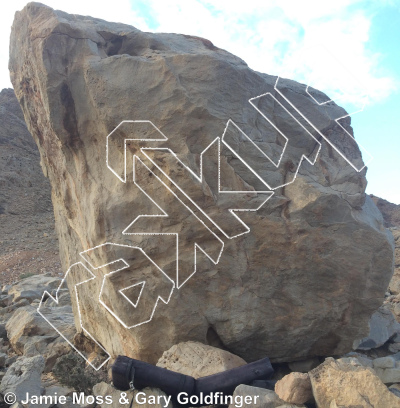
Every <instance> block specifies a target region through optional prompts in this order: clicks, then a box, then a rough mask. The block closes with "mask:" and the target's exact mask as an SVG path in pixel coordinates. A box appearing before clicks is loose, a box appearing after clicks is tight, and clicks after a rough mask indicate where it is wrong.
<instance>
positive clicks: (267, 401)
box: [229, 384, 287, 408]
mask: <svg viewBox="0 0 400 408" xmlns="http://www.w3.org/2000/svg"><path fill="white" fill-rule="evenodd" d="M235 397H239V398H242V400H243V402H244V403H243V405H242V407H243V408H250V407H252V408H277V407H281V406H285V407H286V406H287V405H286V403H285V401H282V400H281V399H280V398H279V397H278V395H277V394H276V393H275V392H274V391H271V390H266V389H263V388H256V387H251V386H249V385H243V384H242V385H239V386H238V387H236V389H235V392H234V393H233V402H235ZM246 397H248V399H247V401H252V402H248V403H246V402H247V401H246V399H245V398H246ZM254 397H258V398H257V400H256V402H254V401H255V399H254ZM234 407H235V403H233V404H230V405H229V408H234Z"/></svg>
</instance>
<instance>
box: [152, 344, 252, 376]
mask: <svg viewBox="0 0 400 408" xmlns="http://www.w3.org/2000/svg"><path fill="white" fill-rule="evenodd" d="M244 364H246V361H244V360H243V359H242V358H240V357H238V356H235V355H234V354H232V353H229V352H228V351H225V350H221V349H218V348H215V347H212V346H207V345H205V344H202V343H199V342H194V341H188V342H185V343H179V344H177V345H175V346H172V347H171V348H170V349H169V350H167V351H165V352H164V353H163V355H162V356H161V358H160V359H159V360H158V363H157V366H158V367H163V368H167V369H168V370H172V371H176V372H178V373H182V374H186V375H190V376H192V377H194V378H199V377H205V376H207V375H211V374H216V373H220V372H222V371H226V370H230V369H231V368H235V367H240V366H242V365H244Z"/></svg>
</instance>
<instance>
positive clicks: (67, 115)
mask: <svg viewBox="0 0 400 408" xmlns="http://www.w3.org/2000/svg"><path fill="white" fill-rule="evenodd" d="M9 67H10V72H11V80H12V83H13V86H14V89H15V92H16V95H17V98H18V99H19V101H20V104H21V107H22V110H23V112H24V116H25V119H26V122H27V125H28V128H29V130H30V131H31V133H32V135H33V137H34V139H35V141H36V143H37V145H38V147H39V151H40V154H41V160H42V166H43V169H44V172H45V174H46V175H47V176H48V177H49V179H50V183H51V185H52V189H53V194H52V200H53V204H54V210H55V216H56V224H57V230H58V235H59V240H60V248H61V252H60V255H61V259H62V263H63V266H64V269H65V271H66V270H67V268H68V267H69V266H70V265H71V264H73V263H75V262H77V261H78V260H82V258H80V256H79V253H80V252H82V251H84V250H88V249H90V248H93V247H95V246H98V245H102V244H103V243H105V242H112V243H117V244H120V245H126V246H116V245H114V246H111V245H106V246H101V247H99V248H97V249H96V250H93V251H90V252H89V253H87V254H86V255H85V256H86V260H88V261H90V264H91V265H92V266H93V267H99V269H94V268H90V267H89V265H88V264H87V263H86V265H87V266H88V267H89V269H90V270H91V271H92V273H93V274H94V275H95V276H96V278H95V279H92V280H90V281H88V282H86V283H85V284H83V285H80V286H79V287H77V292H78V293H77V295H78V298H79V299H81V303H80V310H81V313H82V325H83V326H84V327H85V329H86V330H87V331H88V332H89V333H91V334H92V335H93V336H94V337H95V338H96V340H97V341H99V342H100V343H101V344H102V345H103V346H104V347H105V348H106V349H107V351H108V352H109V353H110V354H112V355H117V354H123V355H128V356H131V357H135V358H140V359H143V360H147V361H150V362H156V361H157V359H158V358H159V357H160V356H161V354H162V352H163V351H164V350H167V349H168V348H170V347H171V346H172V345H173V344H176V343H179V342H182V341H190V340H194V341H200V342H203V343H208V344H211V345H214V346H218V347H226V348H227V349H229V350H230V351H232V352H233V353H235V354H238V355H240V356H241V357H243V358H244V359H246V360H247V361H250V360H255V359H257V358H260V357H264V356H265V355H268V356H270V357H271V358H272V360H273V361H293V360H296V359H299V360H300V359H304V358H307V357H312V356H318V355H327V354H341V353H344V352H347V351H349V350H350V349H351V346H352V342H353V340H354V339H355V338H362V337H363V336H365V335H366V333H367V332H368V320H369V317H370V315H371V314H372V313H373V312H374V311H375V310H376V309H377V308H378V306H379V305H380V304H381V303H382V300H383V295H384V292H385V290H386V288H387V285H388V282H389V279H390V277H391V274H392V272H393V243H392V238H391V237H390V235H389V234H388V233H387V232H386V230H385V228H384V227H383V220H382V216H381V214H380V212H379V211H378V210H377V208H376V206H375V205H374V204H373V202H372V200H371V199H370V198H369V197H366V195H365V193H364V190H365V185H366V179H365V170H362V171H361V172H356V171H355V170H354V169H353V168H352V167H351V166H350V165H349V163H348V162H347V161H345V160H344V159H343V158H342V156H341V155H340V154H338V153H337V152H336V151H335V150H334V149H333V148H332V147H331V146H330V145H329V144H327V143H326V142H325V141H324V140H323V139H322V137H321V136H320V135H318V134H317V132H316V131H315V130H312V129H311V133H313V134H314V136H315V137H316V138H317V139H319V140H321V145H322V147H321V151H320V152H319V151H318V141H317V140H316V139H314V138H312V137H310V136H309V135H306V134H305V132H304V131H302V130H301V129H302V128H301V127H299V126H298V125H296V124H295V123H294V122H293V120H291V119H288V116H287V114H285V111H284V110H283V109H281V108H280V107H279V106H280V105H279V104H278V103H272V102H271V101H272V100H271V99H268V98H264V99H260V100H258V102H257V103H258V105H257V107H258V109H259V110H260V111H262V112H263V114H264V115H266V116H268V117H270V118H273V121H274V124H275V125H276V126H277V127H279V129H281V131H282V132H283V133H286V134H287V135H288V137H289V136H290V138H289V139H290V143H289V145H288V147H287V151H285V156H284V157H283V159H282V161H281V163H280V166H279V168H278V169H276V168H275V166H274V165H272V164H271V163H269V162H268V161H266V160H265V156H263V154H262V152H261V150H259V149H254V145H253V144H252V143H251V142H249V141H248V139H246V137H245V136H244V135H243V134H242V133H241V132H240V131H238V130H237V128H236V127H235V126H233V125H232V124H231V125H230V126H229V128H228V129H227V132H226V137H227V139H229V141H230V146H231V148H230V149H229V148H228V147H227V146H226V145H223V144H221V146H222V148H221V156H220V157H221V166H220V169H221V170H220V171H221V189H225V190H230V191H250V192H251V191H253V192H254V190H258V191H260V190H266V187H265V184H263V183H262V182H261V181H260V179H264V180H265V181H267V182H268V184H269V185H271V186H278V185H281V184H285V183H287V182H290V181H292V180H293V179H294V175H295V171H296V165H297V164H298V163H299V158H300V157H301V155H302V154H305V155H306V156H307V157H309V159H310V162H313V160H315V159H316V163H315V165H311V163H309V162H306V161H303V163H302V165H301V167H300V170H299V173H298V175H297V179H296V180H295V181H294V182H293V183H292V184H288V185H287V186H285V187H283V188H278V189H276V190H275V191H274V193H275V194H274V196H273V197H272V198H271V199H270V200H269V201H268V202H267V203H266V204H265V205H263V206H262V208H260V209H259V210H258V211H257V212H252V213H243V214H242V215H241V218H242V219H243V220H244V222H245V223H246V224H247V225H248V226H249V228H250V233H248V234H242V235H240V236H239V237H237V238H234V239H228V238H227V236H229V237H231V236H233V235H239V233H241V232H243V225H241V224H240V223H238V221H237V220H236V218H234V217H231V216H230V213H229V211H228V209H229V208H244V207H246V205H248V206H249V207H250V208H256V207H257V206H258V205H257V206H255V205H254V202H252V201H251V200H253V198H251V197H254V196H255V195H254V193H249V194H248V195H247V196H246V195H244V196H243V197H241V198H240V199H238V198H237V196H235V195H233V194H227V195H224V194H219V192H218V185H217V179H218V170H217V169H218V165H217V162H218V157H219V156H218V150H216V145H215V144H214V145H212V146H211V148H210V149H209V150H208V153H207V154H206V155H205V158H204V163H205V165H204V166H203V170H204V177H203V179H202V182H198V180H196V178H195V177H194V176H193V175H191V174H190V173H188V171H186V169H185V168H184V166H182V165H180V164H179V163H177V161H176V160H175V159H174V157H173V156H172V155H171V154H169V153H168V152H167V151H165V150H162V151H147V152H146V154H145V153H144V152H143V151H142V150H140V147H149V146H150V147H151V146H154V145H156V147H161V148H169V149H171V150H172V151H173V152H175V153H176V154H177V155H178V157H179V159H180V160H182V162H183V163H184V164H185V165H187V166H189V167H190V168H191V169H192V170H193V171H194V172H195V173H197V174H198V173H199V171H200V154H201V152H202V151H203V150H204V149H206V148H207V147H208V146H209V145H210V143H211V142H212V141H213V140H214V139H215V138H216V137H221V136H222V134H223V132H224V129H225V126H226V124H227V121H228V120H229V119H232V120H233V121H234V122H235V123H236V124H237V125H238V126H240V128H241V129H242V130H243V131H244V132H246V133H247V134H248V135H250V137H251V138H252V140H254V141H255V142H256V143H257V146H258V147H259V148H260V149H262V150H264V151H266V152H267V154H270V155H274V157H275V158H276V157H278V159H279V156H280V153H281V152H282V151H283V146H284V140H283V138H282V135H280V134H278V132H277V131H276V130H274V129H273V128H272V127H271V126H270V125H269V122H267V121H266V120H265V119H264V118H263V117H262V116H261V114H260V113H258V112H257V110H256V109H254V107H252V106H251V104H249V103H248V100H249V99H250V98H252V97H256V96H257V95H260V94H264V93H267V92H270V93H271V94H272V95H275V96H276V97H277V98H278V97H279V98H281V100H282V97H281V96H279V95H278V94H277V92H276V91H275V90H274V84H275V82H276V79H277V78H276V77H272V76H269V75H266V74H261V73H258V72H255V71H253V70H251V69H249V68H248V66H247V65H246V64H245V63H244V62H243V61H242V60H240V59H239V58H237V57H235V56H234V55H232V54H229V53H227V52H226V51H223V50H221V49H218V48H216V47H214V46H213V45H212V44H211V43H210V42H209V41H207V40H204V39H200V38H196V37H190V36H183V35H177V34H151V33H143V32H140V31H139V30H137V29H135V28H133V27H130V26H126V25H122V24H114V23H108V22H105V21H102V20H96V19H93V18H90V17H81V16H76V15H68V14H66V13H63V12H60V11H54V10H52V9H50V8H48V7H46V6H43V5H41V4H38V3H30V4H29V5H28V6H26V8H25V9H24V10H23V11H21V12H19V13H17V14H16V17H15V21H14V25H13V29H12V35H11V53H10V65H9ZM279 84H280V85H279V86H280V90H281V92H282V95H285V96H286V97H287V98H289V99H290V100H291V101H292V102H293V103H294V104H295V105H296V106H301V107H302V109H303V108H304V111H305V112H306V114H307V116H308V117H309V118H311V119H312V122H313V123H314V125H315V126H316V127H317V128H318V129H319V130H320V131H321V132H322V133H323V134H324V135H325V136H326V137H329V140H331V141H332V142H333V143H335V144H336V146H337V147H339V148H340V149H341V150H342V151H344V152H345V153H346V156H347V157H349V158H350V159H351V160H352V162H353V163H355V164H356V165H357V166H358V167H359V168H361V167H362V166H360V164H362V159H361V155H360V152H359V150H358V148H357V147H356V146H355V144H354V142H352V141H351V140H350V139H349V138H348V135H346V134H345V131H344V128H346V129H347V130H348V131H349V132H352V131H351V128H350V125H349V123H343V126H344V128H342V127H340V126H338V125H337V123H336V122H335V121H334V119H335V118H337V117H339V116H343V115H344V111H343V109H341V108H340V107H338V106H337V105H335V104H334V103H328V104H325V105H323V106H320V105H317V104H316V103H315V102H314V100H313V99H312V98H310V96H309V95H308V94H307V93H306V87H305V86H304V85H301V84H298V83H296V82H293V81H289V80H281V81H280V83H279ZM312 92H313V95H314V96H316V99H317V100H318V99H319V100H321V99H324V98H325V100H326V96H325V95H323V94H322V93H320V92H318V91H316V90H313V91H312ZM282 102H283V101H282ZM297 116H298V115H297ZM125 120H150V121H152V122H153V123H154V124H155V125H156V126H157V128H158V129H159V130H160V131H161V132H162V134H163V135H165V136H166V137H167V138H168V140H166V141H158V142H151V141H148V139H157V138H158V139H163V140H165V137H161V136H160V135H161V134H160V133H159V132H158V131H157V130H156V129H155V128H154V127H151V126H149V125H148V123H147V124H146V123H143V122H142V123H135V124H129V123H128V124H127V123H125V124H124V125H121V127H119V128H118V129H117V130H116V131H115V132H114V133H113V134H112V137H110V138H109V142H110V146H111V147H110V151H109V164H110V166H111V167H112V168H113V169H114V170H115V174H114V173H113V172H111V171H110V170H109V169H108V168H107V165H106V141H107V135H109V134H110V132H112V131H113V130H114V129H116V127H117V126H118V125H119V124H120V123H121V122H122V121H125ZM296 126H297V127H296ZM299 129H300V130H299ZM124 139H146V140H147V141H145V142H137V141H132V140H131V141H130V142H129V141H128V143H127V144H128V146H127V150H128V154H127V156H126V157H127V159H126V163H127V174H126V183H124V182H122V181H121V179H122V180H124V176H125V174H124V166H123V164H124V161H123V159H124V156H123V154H122V152H123V147H124ZM152 143H153V144H152ZM213 149H214V150H213ZM215 152H216V154H214V153H215ZM286 153H288V154H286ZM133 154H136V155H138V157H139V158H140V160H141V161H138V160H136V161H135V181H136V182H135V183H133V182H132V175H133V172H132V163H133V162H132V155H133ZM238 156H240V157H242V159H243V160H244V161H245V162H246V163H247V164H248V165H249V166H250V167H252V170H254V173H253V172H251V171H250V170H249V169H248V167H246V165H244V164H243V163H242V161H241V160H240V159H239V158H238ZM296 157H297V161H296ZM156 166H158V168H157V167H156ZM255 174H256V175H257V176H256V175H255ZM171 180H174V182H176V183H177V184H178V186H179V187H180V188H181V190H182V191H183V192H185V193H186V194H187V195H188V196H189V197H190V198H191V200H192V201H189V200H188V199H186V198H185V197H184V196H182V194H181V192H180V190H179V189H178V187H174V186H173V184H172V183H171ZM163 183H164V184H163ZM166 186H168V187H169V188H170V189H169V188H167V187H166ZM267 190H268V189H267ZM171 191H173V193H172V192H171ZM250 196H251V197H250ZM259 196H261V194H260V195H257V197H256V198H255V199H254V201H255V202H257V200H259ZM149 197H150V198H151V199H152V200H153V201H155V202H157V204H158V206H159V207H156V206H155V205H154V203H153V202H152V201H151V200H150V199H149ZM177 197H178V198H177ZM179 197H180V198H179ZM249 197H250V198H249ZM263 199H265V196H264V198H263ZM240 200H242V201H240ZM246 200H247V201H246ZM193 202H196V203H197V205H198V207H195V206H194V205H193ZM231 202H234V204H235V205H240V207H232V206H231ZM260 202H262V201H260ZM260 202H259V203H260ZM249 203H250V204H249ZM232 205H233V204H232ZM187 206H189V207H190V208H191V209H192V210H191V211H189V210H188V209H187ZM160 207H161V208H162V209H163V210H164V211H165V213H164V217H141V218H140V219H139V221H138V220H136V221H137V222H136V223H135V224H134V225H132V226H131V227H130V228H129V229H128V231H125V229H126V228H127V227H128V226H129V225H130V224H131V223H132V221H133V220H135V219H136V217H138V216H140V215H143V214H146V215H156V214H158V215H159V214H161V210H160ZM196 208H201V210H202V211H203V212H200V210H198V209H196ZM194 213H195V214H194ZM165 214H167V215H166V216H165ZM204 214H206V215H207V217H209V218H207V217H205V216H204ZM199 219H201V220H205V221H204V223H205V224H206V226H205V225H204V224H203V223H202V221H199ZM210 219H212V220H217V221H218V223H219V224H218V225H220V226H221V225H224V226H225V227H226V228H227V229H228V230H229V234H227V236H226V235H223V234H221V233H220V232H219V231H218V230H217V229H216V227H215V224H213V223H212V222H211V221H210ZM123 231H125V232H130V233H142V235H126V234H122V232H123ZM143 233H167V234H177V233H178V234H179V270H178V273H179V277H178V278H177V276H176V275H177V274H176V239H175V236H172V235H157V236H150V235H143ZM195 243H196V244H198V246H199V247H201V248H202V250H203V251H200V250H197V269H196V273H195V274H194V275H193V276H192V277H190V275H191V273H193V271H194V250H193V248H194V244H195ZM222 243H223V244H224V246H223V250H222V252H221V249H222ZM135 246H138V247H140V248H142V249H143V250H144V252H145V254H147V255H148V256H149V257H151V259H152V260H153V261H154V262H155V264H156V265H158V267H159V268H161V269H162V270H163V272H164V274H162V275H161V274H160V271H159V270H158V269H157V268H156V267H155V266H154V265H153V264H150V263H149V260H148V259H147V258H146V256H144V255H143V253H142V252H140V251H138V250H136V249H133V248H132V247H135ZM203 252H206V253H207V255H208V257H207V256H205V255H204V253H203ZM219 255H221V256H220V258H219V262H218V263H217V264H215V263H214V262H213V261H212V259H213V260H214V261H216V260H217V258H218V256H219ZM120 258H123V259H125V260H126V261H127V264H128V265H129V266H128V267H127V268H126V269H125V270H124V273H123V274H121V273H115V274H113V275H108V277H106V278H104V276H105V275H106V274H108V273H111V272H112V268H111V266H108V267H102V268H100V266H103V265H105V264H107V263H110V262H113V261H115V260H117V259H120ZM70 272H71V273H69V274H68V276H67V281H68V287H69V288H73V287H74V285H75V284H77V283H79V282H83V281H85V280H87V279H88V278H89V277H91V275H90V273H89V272H88V270H86V269H85V268H83V267H81V268H76V269H74V270H71V271H70ZM157 274H158V275H157ZM160 276H162V280H161V281H160V280H157V279H159V277H160ZM189 277H190V279H188V280H187V281H186V282H185V283H184V281H185V280H186V279H187V278H189ZM103 279H105V286H104V288H103V292H101V296H102V298H101V299H102V301H103V304H100V303H99V300H98V299H99V294H100V291H101V285H102V282H103ZM143 279H145V280H146V282H147V283H146V285H147V286H146V291H144V292H143V296H142V295H141V296H142V298H141V299H140V300H141V303H139V305H140V306H138V308H134V307H133V306H132V305H131V304H129V303H127V300H126V298H125V297H122V296H121V294H120V293H119V292H118V290H121V289H124V288H127V287H129V286H130V287H131V289H132V288H133V289H132V293H130V294H128V293H127V294H126V295H127V297H128V298H129V297H130V298H131V299H132V302H133V303H134V302H135V299H136V300H137V299H138V296H139V294H138V293H136V294H135V293H133V292H135V286H134V285H136V284H137V283H139V282H141V281H143ZM171 282H175V288H173V283H171ZM182 283H184V284H183V286H182V287H181V288H179V289H177V287H176V286H180V284H182ZM171 291H172V292H171ZM156 294H160V295H162V296H163V299H164V300H166V299H167V298H168V296H169V295H171V298H170V301H169V303H168V304H164V303H163V302H161V301H160V302H159V304H158V307H157V309H156V311H155V313H154V315H153V316H152V320H151V321H150V322H148V323H146V324H141V325H139V323H142V322H143V319H144V316H147V315H148V312H149V310H151V307H152V305H154V296H155V295H156ZM152 296H153V298H152ZM72 299H73V307H74V313H75V319H76V325H77V327H78V328H80V322H79V318H78V310H77V303H76V296H72ZM152 301H153V302H152ZM142 305H143V308H142ZM105 306H106V307H107V308H108V310H107V308H106V307H105ZM116 317H118V319H117V318H116ZM121 323H122V324H121ZM129 327H132V328H129Z"/></svg>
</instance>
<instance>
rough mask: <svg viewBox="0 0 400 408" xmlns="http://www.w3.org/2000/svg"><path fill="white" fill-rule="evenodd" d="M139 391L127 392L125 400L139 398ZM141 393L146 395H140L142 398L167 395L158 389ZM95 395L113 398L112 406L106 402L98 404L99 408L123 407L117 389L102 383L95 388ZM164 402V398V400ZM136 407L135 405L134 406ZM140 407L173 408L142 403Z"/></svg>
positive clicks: (158, 404) (145, 390)
mask: <svg viewBox="0 0 400 408" xmlns="http://www.w3.org/2000/svg"><path fill="white" fill-rule="evenodd" d="M138 392H139V391H138V390H135V391H134V392H133V393H132V391H125V393H126V395H125V398H126V399H127V400H129V401H131V400H132V397H133V396H135V398H136V396H137V394H138ZM140 392H141V393H144V395H140V398H146V399H147V398H149V397H150V396H154V397H155V398H156V399H157V398H158V397H161V398H162V397H164V396H166V394H165V393H164V392H162V391H161V390H159V389H158V388H144V389H142V390H140ZM93 395H95V396H98V397H103V398H105V396H107V395H109V396H111V398H112V401H113V402H112V404H107V403H106V402H105V403H103V404H101V403H100V404H98V406H100V407H101V408H120V407H121V405H122V404H121V403H120V402H119V400H120V399H121V391H119V390H117V389H116V388H114V387H113V386H112V385H110V384H108V383H105V382H101V383H99V384H96V385H95V386H94V387H93ZM162 400H163V398H162ZM134 406H135V404H134ZM140 407H143V408H172V404H171V403H170V404H168V405H165V404H163V403H154V404H151V403H142V404H140Z"/></svg>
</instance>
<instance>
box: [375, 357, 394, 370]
mask: <svg viewBox="0 0 400 408" xmlns="http://www.w3.org/2000/svg"><path fill="white" fill-rule="evenodd" d="M395 364H396V361H395V359H394V358H393V357H391V356H387V357H380V358H376V359H375V360H374V361H373V367H374V368H394V366H395Z"/></svg>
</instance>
